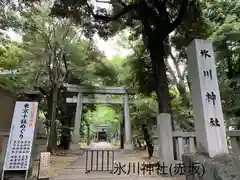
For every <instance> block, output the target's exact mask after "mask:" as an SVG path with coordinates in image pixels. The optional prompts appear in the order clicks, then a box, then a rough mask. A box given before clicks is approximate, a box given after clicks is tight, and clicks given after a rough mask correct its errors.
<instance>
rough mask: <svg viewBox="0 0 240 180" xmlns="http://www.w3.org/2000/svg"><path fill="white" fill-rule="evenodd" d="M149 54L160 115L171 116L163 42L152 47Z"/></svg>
mask: <svg viewBox="0 0 240 180" xmlns="http://www.w3.org/2000/svg"><path fill="white" fill-rule="evenodd" d="M149 52H150V58H151V63H152V70H153V75H154V80H155V91H156V94H157V98H158V109H159V113H168V114H171V106H170V96H169V88H168V78H167V74H166V64H165V62H164V44H163V42H159V45H158V46H151V48H150V49H149Z"/></svg>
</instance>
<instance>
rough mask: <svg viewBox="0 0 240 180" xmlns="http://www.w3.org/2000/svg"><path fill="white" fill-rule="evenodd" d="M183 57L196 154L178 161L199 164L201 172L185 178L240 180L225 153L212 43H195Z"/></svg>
mask: <svg viewBox="0 0 240 180" xmlns="http://www.w3.org/2000/svg"><path fill="white" fill-rule="evenodd" d="M187 55H188V75H189V80H190V85H191V87H190V89H191V97H192V102H193V110H194V119H195V132H196V140H197V153H192V154H187V153H186V154H183V156H182V159H183V163H184V165H185V166H190V165H192V164H193V163H200V166H201V168H202V170H201V172H200V173H195V175H192V174H191V175H190V174H187V175H186V178H187V180H200V179H201V180H215V179H216V177H217V179H218V180H220V179H221V180H222V179H224V180H227V179H232V178H231V176H233V175H234V176H235V177H236V179H240V173H238V170H237V164H239V161H238V160H237V158H235V157H234V156H232V155H230V154H229V152H228V145H227V139H226V129H225V125H224V118H223V111H222V105H221V98H220V92H219V85H218V79H217V72H216V65H215V59H214V51H213V46H212V42H211V41H208V40H201V39H195V40H194V41H193V42H192V43H191V44H190V45H189V46H188V49H187ZM230 167H231V168H230ZM217 179H216V180H217Z"/></svg>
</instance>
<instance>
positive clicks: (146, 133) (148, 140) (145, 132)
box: [142, 124, 153, 159]
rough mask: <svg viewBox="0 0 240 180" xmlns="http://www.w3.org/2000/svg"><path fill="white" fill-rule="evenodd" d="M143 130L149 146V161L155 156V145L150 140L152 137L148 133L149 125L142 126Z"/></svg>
mask: <svg viewBox="0 0 240 180" xmlns="http://www.w3.org/2000/svg"><path fill="white" fill-rule="evenodd" d="M142 130H143V135H144V140H145V142H146V144H147V149H148V155H149V159H151V157H152V155H153V144H152V140H151V138H150V135H149V133H148V129H147V125H145V124H143V125H142Z"/></svg>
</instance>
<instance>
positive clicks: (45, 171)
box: [38, 152, 50, 179]
mask: <svg viewBox="0 0 240 180" xmlns="http://www.w3.org/2000/svg"><path fill="white" fill-rule="evenodd" d="M49 168H50V152H42V153H41V156H40V163H39V170H38V179H49Z"/></svg>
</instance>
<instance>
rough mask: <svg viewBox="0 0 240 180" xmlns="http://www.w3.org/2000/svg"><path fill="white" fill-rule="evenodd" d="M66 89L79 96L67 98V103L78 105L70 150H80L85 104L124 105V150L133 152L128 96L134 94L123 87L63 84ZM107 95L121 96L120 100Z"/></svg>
mask: <svg viewBox="0 0 240 180" xmlns="http://www.w3.org/2000/svg"><path fill="white" fill-rule="evenodd" d="M63 86H64V87H66V88H67V91H68V92H75V93H77V94H78V95H77V96H74V97H71V98H67V99H66V101H67V103H76V104H77V106H76V114H75V121H74V129H73V134H72V143H71V145H70V149H72V150H76V149H79V142H80V135H79V129H80V124H81V118H82V109H83V104H123V105H124V124H125V128H124V130H125V142H124V149H125V150H132V149H133V142H132V130H131V123H130V118H129V101H128V95H129V94H134V93H130V92H129V91H127V90H126V89H124V88H123V87H86V86H78V85H73V84H63ZM85 94H94V95H100V96H98V97H95V98H89V97H87V96H84V95H85ZM106 95H120V98H119V99H112V98H111V97H107V96H106Z"/></svg>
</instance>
